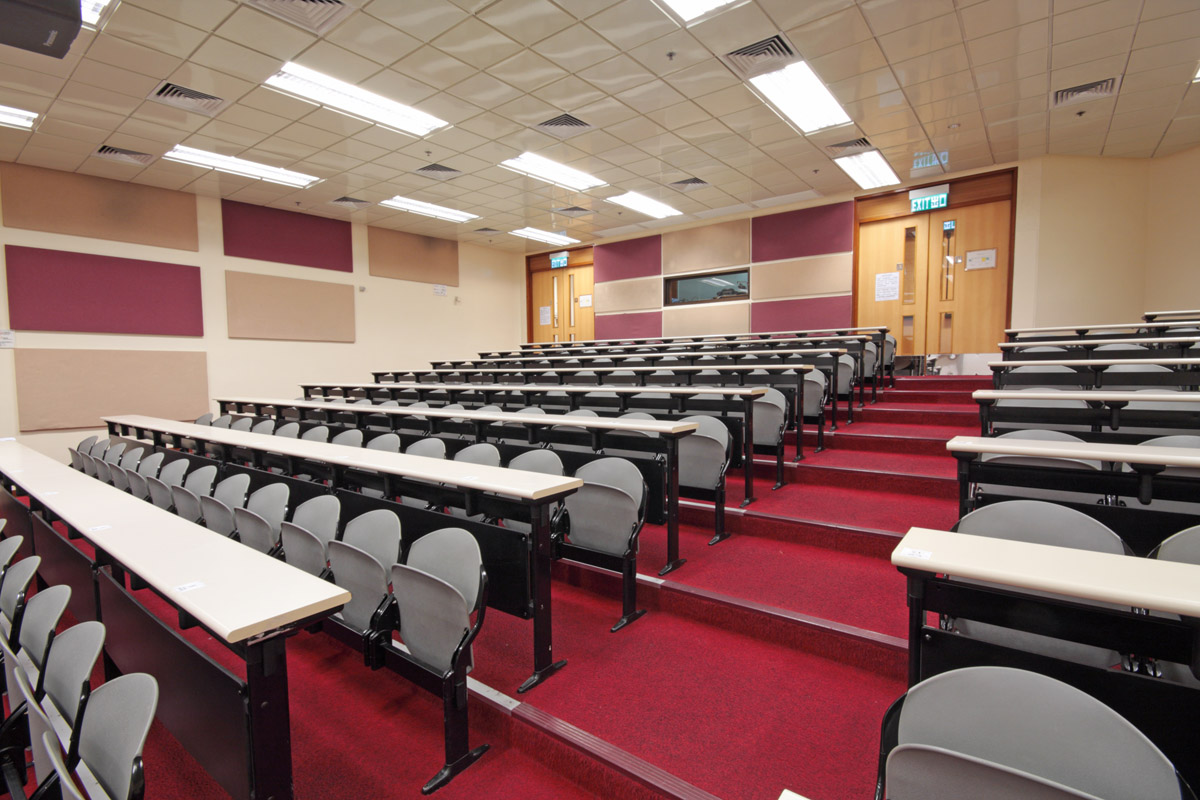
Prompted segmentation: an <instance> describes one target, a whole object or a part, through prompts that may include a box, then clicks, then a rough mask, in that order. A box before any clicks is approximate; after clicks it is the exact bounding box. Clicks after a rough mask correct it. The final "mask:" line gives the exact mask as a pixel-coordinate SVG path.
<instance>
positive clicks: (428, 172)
mask: <svg viewBox="0 0 1200 800" xmlns="http://www.w3.org/2000/svg"><path fill="white" fill-rule="evenodd" d="M416 173H417V174H418V175H424V176H425V177H426V178H433V179H434V180H435V181H448V180H450V179H451V178H457V177H458V176H459V175H462V170H458V169H453V168H452V167H443V166H442V165H441V164H430V165H429V166H426V167H421V168H420V169H419V170H416Z"/></svg>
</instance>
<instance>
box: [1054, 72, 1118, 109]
mask: <svg viewBox="0 0 1200 800" xmlns="http://www.w3.org/2000/svg"><path fill="white" fill-rule="evenodd" d="M1118 85H1119V81H1118V79H1117V78H1108V79H1106V80H1102V81H1093V82H1092V83H1081V84H1079V85H1078V86H1072V87H1071V88H1070V89H1059V90H1058V91H1057V92H1055V93H1054V96H1053V97H1051V98H1050V107H1051V108H1062V107H1063V106H1073V105H1075V104H1076V103H1086V102H1088V101H1090V100H1099V99H1100V98H1102V97H1112V96H1113V95H1114V94H1116V93H1117V87H1118Z"/></svg>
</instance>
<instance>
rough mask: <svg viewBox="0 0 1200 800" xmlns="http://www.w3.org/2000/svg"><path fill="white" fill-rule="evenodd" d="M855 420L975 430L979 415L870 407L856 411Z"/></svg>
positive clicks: (967, 412)
mask: <svg viewBox="0 0 1200 800" xmlns="http://www.w3.org/2000/svg"><path fill="white" fill-rule="evenodd" d="M855 420H856V421H862V422H890V423H900V424H908V425H957V426H961V427H964V428H977V427H978V426H979V414H978V413H975V412H971V411H940V410H938V411H935V410H924V409H922V410H917V409H912V410H909V409H900V408H872V407H871V406H867V407H866V408H864V409H861V410H859V411H856V412H855Z"/></svg>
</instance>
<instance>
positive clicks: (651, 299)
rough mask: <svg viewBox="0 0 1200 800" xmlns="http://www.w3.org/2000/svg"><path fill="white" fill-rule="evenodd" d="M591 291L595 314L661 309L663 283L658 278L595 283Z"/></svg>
mask: <svg viewBox="0 0 1200 800" xmlns="http://www.w3.org/2000/svg"><path fill="white" fill-rule="evenodd" d="M593 291H594V292H595V300H594V301H593V303H594V305H595V308H596V313H597V314H606V313H609V312H612V311H643V310H649V309H660V308H662V293H663V282H662V278H660V277H658V276H655V277H653V278H634V279H633V280H627V281H613V282H610V283H597V284H596V287H595V289H594V290H593Z"/></svg>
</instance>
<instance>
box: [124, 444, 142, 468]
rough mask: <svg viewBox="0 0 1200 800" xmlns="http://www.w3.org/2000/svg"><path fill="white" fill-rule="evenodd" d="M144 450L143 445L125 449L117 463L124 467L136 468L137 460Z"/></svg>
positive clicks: (140, 458)
mask: <svg viewBox="0 0 1200 800" xmlns="http://www.w3.org/2000/svg"><path fill="white" fill-rule="evenodd" d="M145 452H146V448H144V447H132V448H130V449H129V450H126V451H125V454H124V455H123V456H121V460H120V462H119V463H120V465H121V466H122V467H124V468H125V469H137V465H138V462H139V461H141V460H142V454H143V453H145Z"/></svg>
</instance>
